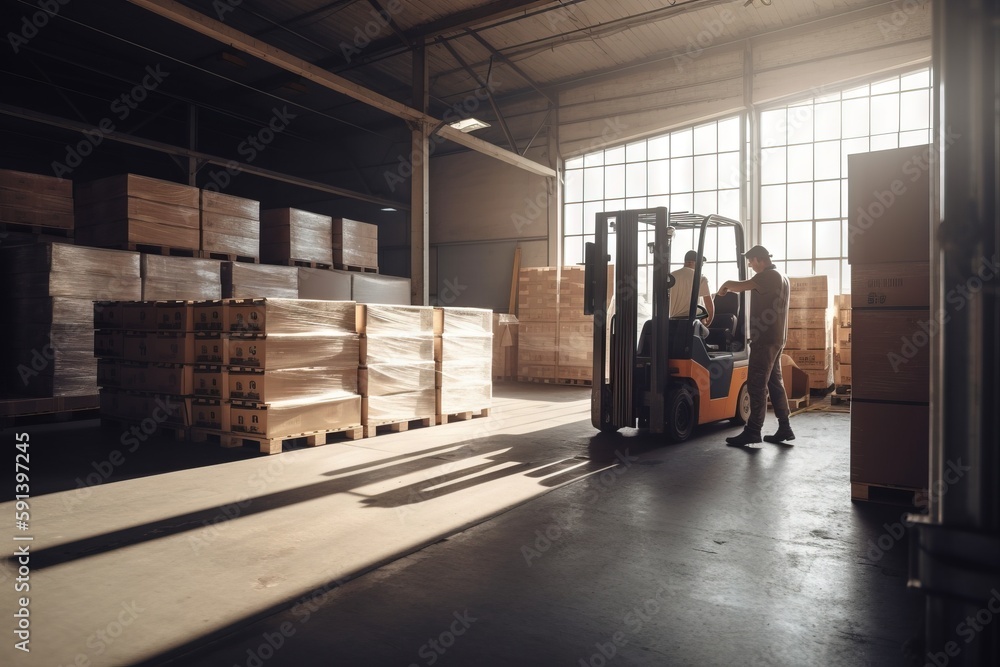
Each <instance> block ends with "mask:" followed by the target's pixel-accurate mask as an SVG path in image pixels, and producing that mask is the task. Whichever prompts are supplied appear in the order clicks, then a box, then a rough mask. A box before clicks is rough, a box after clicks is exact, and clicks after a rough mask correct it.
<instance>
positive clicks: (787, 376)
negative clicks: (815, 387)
mask: <svg viewBox="0 0 1000 667" xmlns="http://www.w3.org/2000/svg"><path fill="white" fill-rule="evenodd" d="M781 381H782V384H784V385H785V396H787V397H788V398H803V397H805V398H808V397H809V375H808V374H806V372H805V371H804V370H802V369H801V368H799V367H798V366H796V365H795V361H793V360H792V358H791V357H790V356H789V355H787V354H782V355H781Z"/></svg>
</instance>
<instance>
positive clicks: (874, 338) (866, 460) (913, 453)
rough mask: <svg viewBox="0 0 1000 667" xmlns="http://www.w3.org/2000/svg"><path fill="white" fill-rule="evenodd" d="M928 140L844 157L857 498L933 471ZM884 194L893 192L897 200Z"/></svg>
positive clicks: (915, 485) (906, 485)
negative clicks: (922, 167) (888, 201)
mask: <svg viewBox="0 0 1000 667" xmlns="http://www.w3.org/2000/svg"><path fill="white" fill-rule="evenodd" d="M928 150H929V147H928V146H915V147H907V148H899V149H894V150H887V151H878V152H875V153H865V154H858V155H851V156H849V157H848V202H849V210H850V211H851V218H850V219H849V221H848V224H849V231H850V234H849V237H848V261H849V262H850V264H851V329H850V331H851V342H850V345H851V352H850V354H851V357H852V359H851V361H852V362H854V363H852V364H851V369H852V385H851V496H852V497H853V498H858V499H869V498H870V495H869V494H870V492H871V490H872V489H873V488H874V487H883V488H886V487H888V488H902V489H907V490H921V489H926V488H927V483H928V477H929V472H928V470H929V458H928V456H929V455H928V448H929V447H928V444H929V443H928V438H929V418H930V413H929V401H930V354H929V350H930V347H931V344H932V337H933V332H934V330H935V329H934V324H933V323H932V318H931V315H930V285H931V281H930V219H929V218H930V178H929V175H928V172H927V170H916V169H913V168H912V166H913V165H914V164H926V159H927V154H928ZM885 192H892V193H894V197H895V199H894V202H893V204H892V205H891V206H885V205H883V202H882V201H881V200H882V199H884V193H885Z"/></svg>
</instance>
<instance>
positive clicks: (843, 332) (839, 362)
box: [833, 294, 853, 393]
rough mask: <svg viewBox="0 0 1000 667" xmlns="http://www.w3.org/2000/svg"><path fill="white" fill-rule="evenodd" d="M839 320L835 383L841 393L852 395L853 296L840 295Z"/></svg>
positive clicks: (834, 349) (835, 338) (835, 334)
mask: <svg viewBox="0 0 1000 667" xmlns="http://www.w3.org/2000/svg"><path fill="white" fill-rule="evenodd" d="M836 299H837V303H836V306H837V319H836V323H835V327H834V341H833V355H834V369H833V383H834V384H835V385H836V386H837V390H838V392H840V393H850V391H851V385H852V384H853V381H852V376H853V374H852V372H851V367H852V363H851V362H852V361H853V360H852V358H851V330H852V327H851V295H850V294H838V295H837V297H836Z"/></svg>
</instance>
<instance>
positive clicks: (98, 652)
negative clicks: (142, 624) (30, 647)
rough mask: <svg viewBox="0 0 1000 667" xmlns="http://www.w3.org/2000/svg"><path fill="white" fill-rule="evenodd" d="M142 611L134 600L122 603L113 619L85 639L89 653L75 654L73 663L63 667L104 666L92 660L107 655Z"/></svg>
mask: <svg viewBox="0 0 1000 667" xmlns="http://www.w3.org/2000/svg"><path fill="white" fill-rule="evenodd" d="M144 611H146V609H145V608H144V607H140V606H139V604H138V603H137V602H136V601H135V600H131V601H129V602H122V603H121V610H120V611H119V612H118V614H117V615H116V616H115V618H113V619H112V620H111V621H109V622H107V623H105V624H104V625H103V626H102V627H100V628H98V629H97V630H95V631H94V632H93V633H91V634H90V636H89V637H87V648H88V649H89V651H87V652H80V653H77V654H76V655H75V656H74V657H73V661H72V662H71V663H68V664H67V665H66V666H65V667H87V666H88V665H91V664H104V661H103V660H96V661H94V662H92V659H93V658H100V657H101V656H103V655H104V654H105V653H107V651H108V649H110V648H111V647H112V646H113V645H114V644H115V642H117V641H118V640H119V639H120V638H121V637H122V635H124V634H125V631H126V630H128V628H129V626H131V625H132V624H133V623H135V621H136V619H138V618H139V615H140V614H142V613H143V612H144ZM59 667H63V665H62V664H61V663H60V665H59Z"/></svg>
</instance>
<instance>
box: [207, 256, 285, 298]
mask: <svg viewBox="0 0 1000 667" xmlns="http://www.w3.org/2000/svg"><path fill="white" fill-rule="evenodd" d="M299 268H300V267H297V266H269V265H267V264H249V263H247V262H222V266H221V267H220V275H221V282H222V285H221V287H222V294H221V296H222V297H223V298H225V299H230V298H235V299H244V298H273V299H297V298H299Z"/></svg>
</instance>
